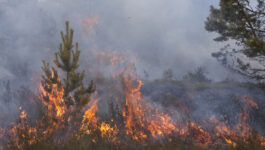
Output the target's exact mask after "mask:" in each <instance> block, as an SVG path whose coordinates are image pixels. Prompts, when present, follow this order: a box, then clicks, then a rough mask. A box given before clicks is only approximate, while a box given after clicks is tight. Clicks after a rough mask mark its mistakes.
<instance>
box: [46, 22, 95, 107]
mask: <svg viewBox="0 0 265 150" xmlns="http://www.w3.org/2000/svg"><path fill="white" fill-rule="evenodd" d="M65 24H66V33H65V34H64V33H63V31H61V38H62V43H61V44H60V47H59V51H58V52H56V53H55V60H54V63H55V65H56V67H57V68H59V69H61V70H62V72H63V73H64V75H65V76H64V78H63V82H62V81H61V80H60V77H59V74H58V71H57V70H56V69H55V68H54V67H51V68H50V66H49V63H47V62H45V61H43V67H42V70H43V72H44V75H43V76H42V86H43V88H44V90H45V91H46V92H51V90H52V87H53V86H54V85H55V86H57V87H58V88H63V89H64V96H63V97H64V103H65V104H66V105H67V106H68V107H69V106H70V105H76V106H77V107H82V106H84V105H85V104H87V103H88V102H89V100H90V95H91V94H92V93H93V92H94V91H95V90H96V87H95V85H94V83H93V80H91V81H90V83H89V84H88V87H85V86H84V81H83V80H84V77H85V70H83V71H82V72H81V73H79V72H77V69H78V67H79V64H78V61H79V56H80V50H79V49H78V43H76V44H75V50H73V48H74V46H73V35H74V30H73V29H69V22H68V21H66V23H65ZM72 96H73V97H72ZM46 100H47V101H48V98H46Z"/></svg>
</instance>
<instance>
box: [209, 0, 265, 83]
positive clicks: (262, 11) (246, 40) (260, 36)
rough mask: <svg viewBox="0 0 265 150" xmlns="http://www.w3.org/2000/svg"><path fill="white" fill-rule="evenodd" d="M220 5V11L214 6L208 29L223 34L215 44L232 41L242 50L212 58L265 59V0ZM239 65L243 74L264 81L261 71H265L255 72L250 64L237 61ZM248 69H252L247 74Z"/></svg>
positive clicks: (234, 0) (232, 0)
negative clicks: (262, 57) (236, 55)
mask: <svg viewBox="0 0 265 150" xmlns="http://www.w3.org/2000/svg"><path fill="white" fill-rule="evenodd" d="M219 6H220V8H215V7H213V6H211V8H210V15H209V16H208V18H207V20H206V22H205V29H206V30H207V31H209V32H216V33H218V34H219V35H220V36H219V37H217V38H215V39H214V40H215V41H227V40H229V39H233V40H236V43H237V44H238V45H240V47H242V49H240V50H233V51H232V52H227V51H226V52H224V50H225V49H223V51H222V52H219V53H215V54H214V55H213V56H214V57H217V58H224V57H227V56H229V55H234V54H236V53H242V54H244V55H245V56H247V57H248V58H254V57H260V56H265V38H264V37H265V2H264V0H220V3H219ZM222 62H223V63H224V64H227V63H228V62H227V61H226V59H222ZM261 63H262V61H261ZM236 64H237V65H238V69H239V70H240V72H241V73H243V74H246V75H248V76H251V77H256V78H264V79H265V76H264V77H263V76H260V72H263V71H265V70H263V69H252V68H251V65H250V64H249V63H247V62H245V60H242V59H239V58H237V59H236ZM247 69H249V70H248V71H246V70H247ZM250 70H251V71H250Z"/></svg>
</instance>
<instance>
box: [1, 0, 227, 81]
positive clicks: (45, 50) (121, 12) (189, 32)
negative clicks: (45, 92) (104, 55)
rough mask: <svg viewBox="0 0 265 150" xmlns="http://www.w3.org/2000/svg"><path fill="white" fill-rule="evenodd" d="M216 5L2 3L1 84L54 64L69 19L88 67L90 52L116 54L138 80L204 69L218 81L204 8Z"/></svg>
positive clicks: (72, 0)
mask: <svg viewBox="0 0 265 150" xmlns="http://www.w3.org/2000/svg"><path fill="white" fill-rule="evenodd" d="M217 2H218V0H214V1H198V0H178V1H176V0H167V1H163V0H144V1H143V0H135V1H122V0H111V1H105V0H64V1H62V0H12V1H9V0H1V1H0V3H1V5H0V11H1V15H0V19H1V23H0V27H1V30H0V44H1V50H0V53H1V56H0V57H1V67H0V68H3V69H1V70H6V71H5V72H7V73H5V75H1V79H5V78H10V75H11V76H15V77H16V78H17V79H19V80H20V81H21V79H28V78H31V77H32V75H37V74H40V71H41V70H40V66H41V60H42V59H45V60H48V61H51V60H52V59H53V53H54V52H55V51H57V49H58V46H59V43H60V34H59V31H60V30H62V29H64V22H65V21H66V20H69V21H70V25H71V27H72V28H74V29H75V41H78V42H79V44H80V49H81V50H82V54H84V55H82V56H81V59H82V60H87V62H90V63H93V62H92V61H89V60H90V59H91V58H89V56H91V55H90V53H91V51H104V50H106V49H107V50H109V51H111V50H117V51H119V52H122V53H126V54H127V55H129V56H134V57H136V59H137V64H136V65H137V72H138V74H139V75H140V76H141V75H143V73H144V71H146V72H148V73H149V75H150V76H151V77H152V78H158V77H161V74H162V72H163V71H164V70H166V69H169V68H170V69H172V70H173V72H174V74H175V75H176V76H177V77H181V76H183V74H185V73H186V72H187V71H192V70H194V69H195V68H197V67H199V66H204V67H205V68H206V70H208V76H209V77H210V78H212V79H214V80H222V79H224V78H226V76H228V75H229V73H228V72H226V71H225V69H224V68H222V66H220V65H219V64H218V62H216V61H215V60H214V59H213V58H211V53H212V52H215V51H218V50H219V49H220V48H221V47H222V44H217V43H215V42H214V41H212V39H213V38H214V35H213V34H209V33H207V32H206V31H205V30H204V20H205V19H206V17H207V16H208V14H209V6H210V5H212V4H213V5H216V4H217ZM89 19H90V21H89ZM1 72H2V71H1ZM25 72H28V73H27V74H25ZM220 74H222V76H220Z"/></svg>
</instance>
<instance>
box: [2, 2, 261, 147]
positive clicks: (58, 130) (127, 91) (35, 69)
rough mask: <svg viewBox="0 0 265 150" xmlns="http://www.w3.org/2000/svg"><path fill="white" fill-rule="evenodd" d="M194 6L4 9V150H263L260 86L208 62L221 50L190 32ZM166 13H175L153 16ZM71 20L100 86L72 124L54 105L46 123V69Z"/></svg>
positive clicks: (19, 5) (5, 5) (25, 5)
mask: <svg viewBox="0 0 265 150" xmlns="http://www.w3.org/2000/svg"><path fill="white" fill-rule="evenodd" d="M193 2H194V1H182V0H181V1H178V2H170V4H167V3H165V2H160V1H154V2H153V3H152V4H150V1H147V2H139V3H136V2H121V1H119V0H114V1H112V2H104V1H101V0H99V1H85V0H77V1H75V2H73V1H70V0H67V1H65V2H61V1H51V0H40V1H35V0H26V1H23V2H21V1H19V0H14V1H1V4H2V5H1V6H0V11H1V15H0V19H1V20H2V22H1V24H0V26H1V28H2V29H1V30H0V34H1V35H0V44H1V47H2V49H1V51H0V52H1V56H0V59H1V61H0V63H1V66H0V71H1V74H0V82H1V83H0V89H1V90H0V95H1V97H0V120H1V122H0V144H1V145H0V149H1V148H2V149H242V148H244V149H251V148H253V147H255V148H256V149H262V148H264V147H262V146H264V134H265V131H264V126H265V120H264V116H265V112H264V110H265V103H264V99H263V98H264V96H265V93H264V87H263V85H260V84H256V83H254V82H251V80H245V79H244V78H243V77H241V76H240V75H238V74H236V73H231V72H229V71H227V70H225V68H223V67H221V66H220V65H218V63H217V62H215V61H214V60H212V59H211V58H209V57H208V56H207V55H208V54H210V51H207V50H205V49H213V50H212V51H214V50H215V49H218V47H217V46H216V45H213V44H206V43H208V42H209V43H211V41H210V40H211V36H208V35H206V34H205V33H203V32H202V31H201V30H198V28H199V27H198V28H196V27H194V26H196V25H194V26H193V25H192V23H193V22H192V21H191V20H192V19H194V18H192V17H191V16H190V15H188V14H186V12H187V10H190V9H191V8H193V9H192V10H194V8H196V6H194V5H197V4H198V2H194V3H195V4H192V3H193ZM177 3H178V4H181V5H179V6H177V5H174V7H173V6H172V7H170V6H169V5H173V4H177ZM206 4H207V5H208V3H206V2H203V4H200V6H199V8H200V9H202V8H201V5H206ZM133 6H134V7H133ZM160 6H163V8H164V9H163V10H166V9H165V8H170V9H169V10H168V11H163V12H162V13H161V14H160V13H154V14H152V13H150V12H152V11H154V12H156V11H157V10H160ZM138 7H140V8H141V7H142V8H148V9H140V10H141V11H142V12H141V11H139V12H138ZM175 7H180V8H181V7H182V8H183V10H182V9H180V10H179V11H173V14H171V11H172V10H175V9H176V8H175ZM70 10H75V11H70ZM149 11H150V12H149ZM207 12H208V11H207ZM204 13H205V14H204ZM141 14H143V15H141ZM169 14H171V15H169ZM176 14H184V16H185V17H186V19H187V18H189V19H187V20H186V19H183V18H181V17H179V18H178V19H176V18H174V17H175V16H176ZM198 15H202V17H203V16H204V15H206V12H202V13H200V14H198ZM146 18H148V20H150V22H147V23H146V22H145V21H144V20H145V19H146ZM197 19H198V20H200V19H202V20H203V18H197ZM65 20H70V23H71V27H72V28H74V29H75V36H74V41H78V42H79V45H80V49H81V56H80V62H79V64H80V68H82V69H85V71H86V75H87V76H86V77H85V83H86V84H87V83H89V80H93V81H94V84H95V85H96V86H97V91H96V93H94V94H93V95H92V96H91V101H90V102H89V104H88V105H86V106H85V107H84V108H82V109H80V112H79V113H77V115H76V116H78V117H77V119H76V118H75V119H76V120H71V119H72V118H71V117H73V118H74V117H75V116H71V115H69V114H70V113H71V111H72V110H71V109H69V108H65V107H64V106H60V105H59V106H57V107H59V108H60V109H63V110H64V111H63V115H62V116H60V115H59V116H58V115H56V113H57V114H58V111H59V109H57V107H56V106H54V104H48V106H49V107H55V108H54V109H55V110H54V112H52V113H51V114H49V113H48V114H49V115H51V116H52V117H51V116H49V115H48V117H47V116H46V115H47V114H46V113H47V112H46V111H45V109H43V107H44V105H43V103H42V98H41V96H40V95H41V94H42V93H43V91H41V90H40V89H41V85H40V83H41V79H42V77H41V75H42V74H43V73H42V71H41V60H42V59H44V60H46V61H47V62H49V63H50V64H51V65H52V64H53V60H54V52H56V51H58V47H59V43H60V42H61V41H60V34H59V31H60V30H63V29H64V28H65V27H64V21H65ZM176 20H179V21H178V22H177V21H176ZM181 21H183V22H184V21H187V22H188V23H187V24H188V25H187V26H188V27H189V28H192V31H193V32H190V31H188V30H190V29H185V30H183V29H184V26H185V24H184V23H179V22H181ZM169 24H170V25H169ZM179 28H180V29H179ZM191 33H194V34H196V35H204V36H205V38H201V37H193V36H194V34H191ZM172 34H176V35H179V36H178V37H175V36H176V35H172ZM181 36H183V37H184V38H180V37H181ZM184 39H185V40H184ZM190 42H192V43H193V44H190ZM202 43H203V44H202ZM187 49H196V51H197V52H196V55H195V56H194V55H193V53H195V52H194V51H192V50H191V51H188V50H187ZM209 56H210V55H209ZM186 60H190V61H186ZM53 66H54V65H53ZM200 66H203V67H200ZM80 70H81V69H80ZM59 74H60V75H62V76H63V72H59ZM57 90H58V89H57ZM57 92H58V93H59V94H58V95H60V90H58V91H57ZM58 95H57V100H58V101H59V100H60V101H61V98H58V97H60V96H58ZM61 113H62V112H61ZM49 117H50V118H49ZM68 120H70V121H68ZM240 132H242V133H240Z"/></svg>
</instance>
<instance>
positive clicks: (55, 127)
mask: <svg viewBox="0 0 265 150" xmlns="http://www.w3.org/2000/svg"><path fill="white" fill-rule="evenodd" d="M116 55H117V53H115V52H113V53H112V54H110V55H107V54H105V53H100V55H99V56H100V57H102V58H104V59H105V58H107V59H108V60H109V62H110V63H111V66H112V67H117V65H118V66H119V64H120V63H124V61H125V59H124V57H122V56H116ZM134 65H135V64H134V62H132V63H129V65H128V64H127V66H125V67H123V68H121V69H120V70H119V71H117V72H118V73H115V75H114V76H112V77H113V80H115V81H116V80H118V79H120V80H119V81H120V82H119V84H121V87H122V88H120V89H118V90H119V92H120V93H121V94H122V98H123V99H122V100H123V101H122V102H121V104H120V105H121V108H120V109H121V110H120V111H121V116H120V117H121V118H120V119H121V120H122V121H121V122H115V121H116V120H115V119H114V118H111V119H109V120H107V119H105V118H103V117H100V116H99V115H98V113H97V112H98V102H99V100H102V99H103V97H100V98H96V99H92V100H91V102H90V103H89V105H88V106H86V107H85V108H86V109H84V108H83V109H82V110H80V112H78V113H73V112H72V110H71V108H67V107H66V106H65V104H64V98H63V96H64V89H63V87H58V86H56V85H53V86H52V87H51V91H50V92H47V91H46V90H44V87H42V86H40V93H41V96H40V100H41V102H42V105H43V106H44V107H45V108H46V111H45V113H46V115H47V116H45V117H48V119H47V118H44V119H43V120H41V121H40V122H38V123H39V124H40V125H39V126H36V127H33V126H31V125H30V123H29V120H28V116H27V113H26V111H25V110H22V108H21V107H20V108H19V111H20V118H19V121H18V123H17V124H16V125H15V124H14V125H13V126H12V128H11V129H10V130H8V132H7V133H8V135H9V136H10V137H11V138H12V139H14V143H15V144H16V146H17V147H19V148H22V147H23V146H24V145H27V144H28V145H31V144H34V143H36V142H37V141H39V140H41V139H44V137H46V138H47V137H48V136H49V135H52V134H55V133H56V135H57V136H58V137H60V136H62V135H68V134H70V133H69V132H74V131H76V130H77V131H78V132H76V133H75V134H78V135H77V137H78V139H80V138H81V137H82V136H83V135H85V136H87V135H88V136H89V137H90V140H91V141H92V142H93V143H96V142H98V140H99V139H100V138H101V139H104V140H106V141H109V142H111V143H115V144H117V143H119V142H121V141H122V140H123V139H122V138H123V137H122V136H120V135H125V136H126V137H125V138H130V139H132V140H134V141H137V142H139V143H143V144H144V142H145V141H146V140H149V139H151V140H160V139H162V138H169V137H170V138H171V137H176V138H180V139H183V140H185V139H187V138H188V139H190V140H191V141H192V142H194V143H196V144H198V145H215V144H219V143H226V144H229V145H232V146H237V141H238V140H241V139H242V140H243V141H244V142H248V139H250V138H251V132H252V128H251V127H250V125H249V124H248V121H249V118H250V114H249V113H250V111H251V110H252V109H259V107H258V105H257V104H256V103H255V101H254V100H252V99H251V98H249V97H248V96H246V95H244V96H242V97H240V98H239V99H240V102H239V106H240V109H241V113H240V115H239V118H238V121H237V122H238V123H237V124H235V125H231V124H229V123H228V122H226V121H219V120H218V119H216V117H215V116H212V117H211V118H209V119H208V120H207V121H204V122H205V124H200V123H198V122H196V121H194V120H193V118H192V115H191V113H190V112H189V110H188V108H187V107H185V106H184V105H182V104H181V103H180V102H177V105H178V106H179V107H180V110H174V111H170V112H169V111H165V110H163V109H160V107H156V105H155V103H154V102H152V101H148V100H146V99H145V97H144V96H143V95H142V93H141V88H142V86H143V85H144V82H143V81H142V80H139V79H138V78H137V76H136V73H135V67H134ZM121 66H122V65H121ZM117 76H119V77H121V78H117ZM238 97H239V96H238ZM46 99H48V101H47V100H46ZM179 111H181V112H184V113H185V114H186V115H187V118H186V119H185V118H184V117H183V118H184V119H176V117H174V116H173V115H174V114H179ZM73 114H74V115H73ZM71 115H72V116H71ZM76 116H79V118H78V117H76ZM73 118H75V119H73ZM76 118H77V119H76ZM47 120H48V123H46V121H47ZM106 120H107V121H106ZM110 120H111V121H110ZM58 131H61V132H58ZM64 132H65V133H66V134H65V133H64ZM63 133H64V134H63ZM5 134H6V131H4V130H2V129H1V130H0V138H1V137H4V135H5ZM40 136H41V137H40ZM21 137H22V139H24V141H22V142H21V139H20V138H21ZM62 137H63V136H62ZM257 137H258V139H257V140H259V141H260V145H263V146H265V138H264V137H263V136H262V135H260V134H257ZM60 140H61V139H59V140H58V141H60ZM169 140H170V139H169ZM21 143H22V144H21Z"/></svg>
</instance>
